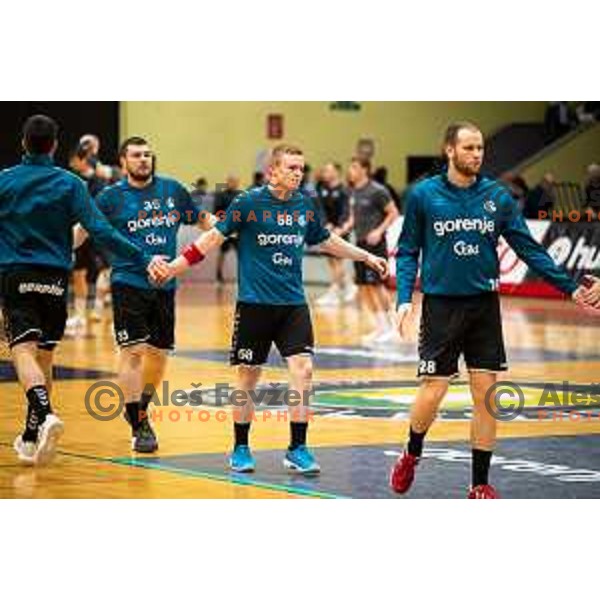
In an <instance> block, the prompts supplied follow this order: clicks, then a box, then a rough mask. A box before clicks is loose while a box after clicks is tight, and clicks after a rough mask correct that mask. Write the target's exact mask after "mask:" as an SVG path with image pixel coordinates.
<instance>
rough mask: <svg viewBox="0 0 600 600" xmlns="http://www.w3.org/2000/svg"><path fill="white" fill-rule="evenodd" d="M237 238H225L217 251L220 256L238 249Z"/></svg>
mask: <svg viewBox="0 0 600 600" xmlns="http://www.w3.org/2000/svg"><path fill="white" fill-rule="evenodd" d="M238 241H239V240H238V238H237V237H228V238H225V241H224V242H223V243H222V244H221V246H220V248H219V251H220V252H221V254H227V252H229V251H230V250H237V249H238Z"/></svg>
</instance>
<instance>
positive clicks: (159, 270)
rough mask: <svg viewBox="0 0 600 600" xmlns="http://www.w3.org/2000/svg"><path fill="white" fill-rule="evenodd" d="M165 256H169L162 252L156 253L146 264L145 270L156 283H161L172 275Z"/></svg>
mask: <svg viewBox="0 0 600 600" xmlns="http://www.w3.org/2000/svg"><path fill="white" fill-rule="evenodd" d="M167 258H169V257H168V256H165V255H163V254H157V255H156V256H153V257H152V260H151V261H150V263H149V264H148V268H147V271H148V274H149V275H150V279H151V280H152V281H153V282H154V283H156V284H158V285H163V284H164V283H166V282H167V281H168V280H169V279H171V277H172V275H171V269H170V268H169V264H168V263H167V261H166V259H167Z"/></svg>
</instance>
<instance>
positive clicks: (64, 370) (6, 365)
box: [0, 360, 115, 383]
mask: <svg viewBox="0 0 600 600" xmlns="http://www.w3.org/2000/svg"><path fill="white" fill-rule="evenodd" d="M114 376H115V373H112V372H110V371H101V370H97V369H76V368H72V367H58V366H57V367H54V379H55V380H56V381H65V380H70V379H98V380H102V379H111V378H113V377H114ZM5 381H17V374H16V373H15V370H14V368H13V366H12V363H11V362H10V361H6V360H0V383H3V382H5Z"/></svg>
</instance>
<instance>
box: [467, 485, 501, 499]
mask: <svg viewBox="0 0 600 600" xmlns="http://www.w3.org/2000/svg"><path fill="white" fill-rule="evenodd" d="M467 498H468V499H469V500H496V499H498V498H500V496H499V494H498V492H497V491H496V488H495V487H494V486H493V485H476V486H475V487H472V488H471V489H470V490H469V495H468V496H467Z"/></svg>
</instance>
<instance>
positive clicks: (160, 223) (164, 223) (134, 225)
mask: <svg viewBox="0 0 600 600" xmlns="http://www.w3.org/2000/svg"><path fill="white" fill-rule="evenodd" d="M176 225H177V219H176V218H175V216H174V215H159V216H155V217H147V218H145V219H137V221H136V220H135V219H132V220H131V221H127V229H128V230H129V232H130V233H135V232H136V231H139V230H140V229H148V228H149V227H167V228H168V227H175V226H176Z"/></svg>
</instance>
